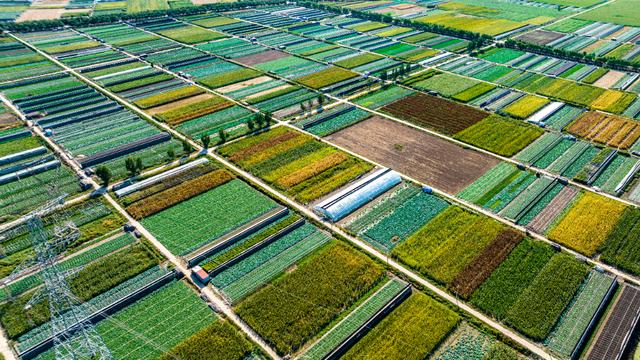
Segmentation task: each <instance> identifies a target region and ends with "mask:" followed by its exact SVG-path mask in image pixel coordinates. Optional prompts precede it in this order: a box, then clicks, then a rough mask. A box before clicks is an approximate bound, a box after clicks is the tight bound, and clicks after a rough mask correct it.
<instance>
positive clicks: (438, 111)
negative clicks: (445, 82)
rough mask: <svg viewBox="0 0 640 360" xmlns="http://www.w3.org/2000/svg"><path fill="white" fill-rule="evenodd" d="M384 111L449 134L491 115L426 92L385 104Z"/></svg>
mask: <svg viewBox="0 0 640 360" xmlns="http://www.w3.org/2000/svg"><path fill="white" fill-rule="evenodd" d="M382 111H384V112H387V113H389V114H391V115H393V116H397V117H399V118H401V119H404V120H408V121H410V122H413V123H415V124H417V125H421V126H426V127H429V128H433V129H435V130H437V131H440V132H442V133H444V134H449V135H452V134H455V133H458V132H460V131H462V130H464V129H466V128H467V127H469V126H471V125H473V124H475V123H477V122H479V121H480V120H482V119H484V118H486V117H487V116H488V115H489V114H488V113H485V112H484V111H480V110H476V109H474V108H472V107H469V106H466V105H461V104H457V103H454V102H451V101H447V100H444V99H441V98H437V97H434V96H429V95H426V94H415V95H411V96H408V97H405V98H403V99H401V100H398V101H396V102H393V103H391V104H389V105H386V106H384V107H383V108H382Z"/></svg>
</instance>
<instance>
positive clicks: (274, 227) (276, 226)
mask: <svg viewBox="0 0 640 360" xmlns="http://www.w3.org/2000/svg"><path fill="white" fill-rule="evenodd" d="M299 219H300V217H299V216H298V215H295V214H293V215H288V216H286V217H284V218H282V219H280V220H277V221H275V222H274V223H272V224H269V225H268V226H267V227H265V228H264V229H262V230H261V231H259V232H258V233H256V234H254V235H252V236H248V237H245V238H243V239H241V240H239V241H237V242H235V243H233V244H231V245H229V246H227V247H225V248H224V249H222V250H220V251H218V252H216V253H215V254H213V255H211V256H210V257H208V258H206V259H205V260H203V261H202V262H201V266H202V268H203V269H204V270H205V271H207V272H209V271H211V270H213V269H214V268H216V267H217V266H219V265H221V264H223V263H224V262H226V261H228V260H231V259H232V258H234V257H236V256H237V255H238V254H240V253H242V252H243V251H245V250H246V249H248V248H250V247H252V246H253V245H255V244H257V243H259V242H261V241H262V240H264V239H266V238H267V237H269V236H272V235H274V234H277V233H278V232H280V231H281V230H282V229H284V228H286V227H287V226H289V225H291V224H293V223H294V222H296V221H298V220H299Z"/></svg>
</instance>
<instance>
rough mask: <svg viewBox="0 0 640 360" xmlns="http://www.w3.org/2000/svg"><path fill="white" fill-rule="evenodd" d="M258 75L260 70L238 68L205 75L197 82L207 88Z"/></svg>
mask: <svg viewBox="0 0 640 360" xmlns="http://www.w3.org/2000/svg"><path fill="white" fill-rule="evenodd" d="M260 75H261V73H260V72H258V71H255V70H253V69H248V68H240V69H236V70H231V71H227V72H223V73H221V74H215V75H210V76H206V77H204V78H201V79H198V82H199V83H201V84H202V85H204V86H206V87H208V88H211V89H215V88H218V87H221V86H225V85H229V84H234V83H237V82H240V81H243V80H247V79H252V78H254V77H257V76H260Z"/></svg>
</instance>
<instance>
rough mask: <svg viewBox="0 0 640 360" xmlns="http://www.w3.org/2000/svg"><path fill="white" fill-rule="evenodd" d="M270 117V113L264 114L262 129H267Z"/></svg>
mask: <svg viewBox="0 0 640 360" xmlns="http://www.w3.org/2000/svg"><path fill="white" fill-rule="evenodd" d="M272 117H273V116H272V115H271V113H270V112H266V113H264V122H263V123H262V127H269V121H271V118H272Z"/></svg>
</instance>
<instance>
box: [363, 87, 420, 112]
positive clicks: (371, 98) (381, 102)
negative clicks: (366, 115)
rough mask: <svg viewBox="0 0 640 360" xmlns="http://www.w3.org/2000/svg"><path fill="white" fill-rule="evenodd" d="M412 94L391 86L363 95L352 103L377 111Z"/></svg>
mask: <svg viewBox="0 0 640 360" xmlns="http://www.w3.org/2000/svg"><path fill="white" fill-rule="evenodd" d="M413 93H414V92H413V91H411V90H407V89H405V88H403V87H399V86H391V87H389V88H387V89H382V90H379V91H376V92H373V93H368V94H365V95H363V96H361V97H359V98H357V99H356V100H355V101H354V102H355V103H356V104H358V105H362V106H364V107H366V108H368V109H373V110H375V109H377V108H379V107H382V106H385V105H387V104H390V103H392V102H394V101H396V100H399V99H402V98H403V97H406V96H409V95H411V94H413Z"/></svg>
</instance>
